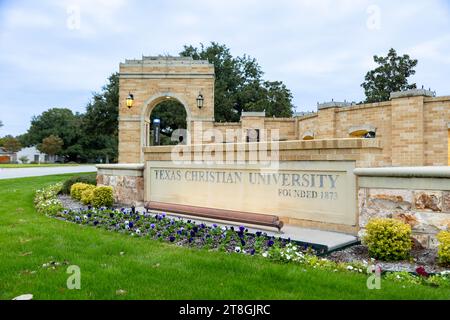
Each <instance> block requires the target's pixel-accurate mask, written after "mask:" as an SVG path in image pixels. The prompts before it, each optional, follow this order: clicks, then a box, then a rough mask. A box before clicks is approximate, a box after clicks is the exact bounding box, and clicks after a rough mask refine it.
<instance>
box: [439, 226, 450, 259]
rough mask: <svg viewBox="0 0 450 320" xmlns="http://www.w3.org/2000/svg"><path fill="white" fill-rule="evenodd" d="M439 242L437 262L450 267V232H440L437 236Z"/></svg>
mask: <svg viewBox="0 0 450 320" xmlns="http://www.w3.org/2000/svg"><path fill="white" fill-rule="evenodd" d="M437 239H438V240H439V245H438V260H439V263H441V264H443V265H450V232H449V231H441V232H439V233H438V235H437Z"/></svg>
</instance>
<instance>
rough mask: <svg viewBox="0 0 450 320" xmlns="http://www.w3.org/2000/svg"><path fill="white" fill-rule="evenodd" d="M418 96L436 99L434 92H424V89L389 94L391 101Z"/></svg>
mask: <svg viewBox="0 0 450 320" xmlns="http://www.w3.org/2000/svg"><path fill="white" fill-rule="evenodd" d="M419 96H425V97H436V91H431V90H425V89H411V90H405V91H397V92H392V93H391V94H390V98H391V99H398V98H407V97H419Z"/></svg>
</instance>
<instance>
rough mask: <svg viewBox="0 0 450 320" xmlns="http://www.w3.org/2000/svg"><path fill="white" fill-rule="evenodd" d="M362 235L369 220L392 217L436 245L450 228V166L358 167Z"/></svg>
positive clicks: (427, 244)
mask: <svg viewBox="0 0 450 320" xmlns="http://www.w3.org/2000/svg"><path fill="white" fill-rule="evenodd" d="M354 173H355V175H357V176H358V185H359V192H358V202H359V227H360V228H361V229H360V232H359V235H360V236H361V235H362V234H364V231H365V229H364V228H365V226H366V224H367V222H368V220H369V219H371V218H374V217H389V218H396V219H400V220H402V221H404V222H406V223H408V224H410V225H411V227H412V231H413V237H414V238H415V239H416V240H417V241H418V242H419V243H420V244H421V245H422V246H423V247H426V248H430V247H436V245H437V241H436V234H437V233H438V232H439V231H441V230H449V229H450V167H399V168H367V169H366V168H357V169H355V171H354Z"/></svg>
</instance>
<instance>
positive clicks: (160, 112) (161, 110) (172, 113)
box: [150, 100, 187, 137]
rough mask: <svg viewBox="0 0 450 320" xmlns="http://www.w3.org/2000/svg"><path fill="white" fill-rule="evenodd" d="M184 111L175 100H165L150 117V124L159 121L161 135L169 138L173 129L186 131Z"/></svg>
mask: <svg viewBox="0 0 450 320" xmlns="http://www.w3.org/2000/svg"><path fill="white" fill-rule="evenodd" d="M186 117H187V114H186V109H185V108H184V106H183V105H182V104H181V103H180V102H178V101H176V100H167V101H163V102H161V103H160V104H158V105H157V106H156V107H155V108H154V109H153V110H152V113H151V115H150V123H151V124H153V120H154V119H160V120H161V123H160V128H161V134H163V135H165V136H167V137H171V136H172V132H173V131H174V130H175V129H186V125H187V124H186Z"/></svg>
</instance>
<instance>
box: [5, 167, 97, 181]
mask: <svg viewBox="0 0 450 320" xmlns="http://www.w3.org/2000/svg"><path fill="white" fill-rule="evenodd" d="M94 171H95V172H96V171H97V168H96V167H95V166H92V165H86V166H68V167H41V168H0V179H11V178H23V177H37V176H48V175H51V174H62V173H78V172H94Z"/></svg>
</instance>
